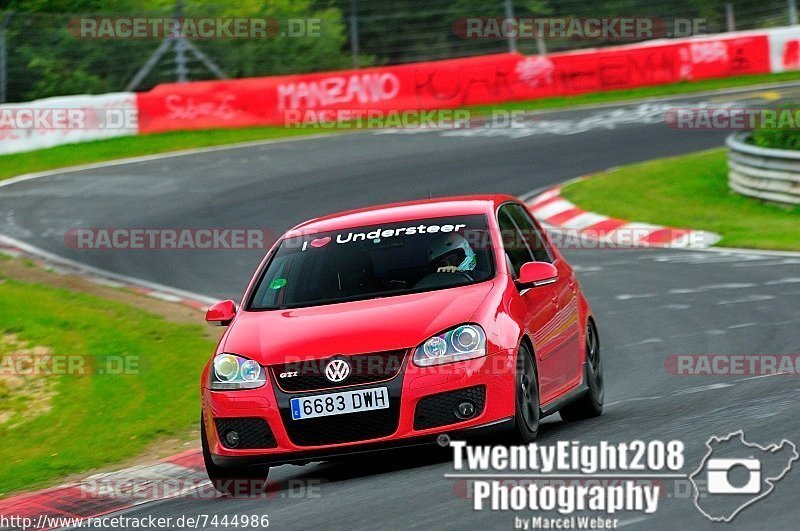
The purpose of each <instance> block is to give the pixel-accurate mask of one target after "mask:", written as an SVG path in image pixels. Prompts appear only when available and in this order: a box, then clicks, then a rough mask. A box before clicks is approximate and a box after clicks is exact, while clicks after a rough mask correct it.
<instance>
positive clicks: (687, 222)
mask: <svg viewBox="0 0 800 531" xmlns="http://www.w3.org/2000/svg"><path fill="white" fill-rule="evenodd" d="M727 171H728V170H727V163H726V156H725V150H724V149H715V150H711V151H703V152H700V153H693V154H691V155H684V156H680V157H673V158H667V159H659V160H654V161H649V162H644V163H639V164H632V165H630V166H624V167H621V168H618V169H614V170H611V171H608V172H604V173H600V174H597V175H596V176H592V177H591V178H589V179H586V180H582V181H578V182H575V183H572V184H570V185H568V186H566V187H564V189H563V195H564V197H565V198H566V199H568V200H570V201H572V202H573V203H575V204H576V205H578V206H580V207H581V208H583V209H585V210H589V211H593V212H599V213H602V214H606V215H609V216H612V217H616V218H620V219H626V220H630V221H644V222H648V223H655V224H658V225H666V226H671V227H678V228H690V229H704V230H710V231H713V232H716V233H718V234H720V235H722V240H721V241H720V242H719V243H718V244H717V245H719V246H724V247H746V248H753V249H781V250H793V251H800V207H795V208H793V209H788V208H785V207H781V206H777V205H772V204H768V203H763V202H761V201H758V200H755V199H750V198H747V197H744V196H741V195H738V194H735V193H733V192H731V191H729V189H728V181H727Z"/></svg>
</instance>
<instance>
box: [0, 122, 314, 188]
mask: <svg viewBox="0 0 800 531" xmlns="http://www.w3.org/2000/svg"><path fill="white" fill-rule="evenodd" d="M318 132H319V131H318V130H312V129H289V128H283V127H248V128H243V129H209V130H201V131H174V132H170V133H158V134H152V135H142V136H129V137H122V138H111V139H109V140H97V141H94V142H85V143H81V144H68V145H64V146H56V147H53V148H48V149H39V150H36V151H28V152H25V153H13V154H10V155H2V156H0V179H7V178H9V177H13V176H15V175H20V174H23V173H32V172H38V171H45V170H52V169H55V168H64V167H66V166H76V165H79V164H89V163H92V162H102V161H106V160H113V159H121V158H127V157H137V156H141V155H152V154H155V153H166V152H168V151H179V150H182V149H191V148H200V147H208V146H219V145H223V144H234V143H237V142H248V141H251V140H269V139H274V138H286V137H292V136H300V135H309V134H314V133H318Z"/></svg>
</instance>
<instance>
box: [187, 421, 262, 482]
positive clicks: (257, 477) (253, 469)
mask: <svg viewBox="0 0 800 531" xmlns="http://www.w3.org/2000/svg"><path fill="white" fill-rule="evenodd" d="M200 441H201V444H202V447H203V462H204V463H205V466H206V474H207V475H208V479H209V480H210V481H211V485H212V486H213V487H214V490H216V491H217V492H219V493H220V494H224V495H226V496H245V497H250V496H252V497H259V496H263V495H264V494H265V493H266V490H267V487H268V483H267V475H268V474H269V467H268V466H237V467H222V466H217V465H215V464H214V461H212V460H211V450H210V449H209V445H208V438H207V437H206V428H205V423H204V422H203V418H202V417H201V418H200Z"/></svg>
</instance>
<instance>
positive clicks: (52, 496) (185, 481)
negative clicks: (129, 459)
mask: <svg viewBox="0 0 800 531" xmlns="http://www.w3.org/2000/svg"><path fill="white" fill-rule="evenodd" d="M217 496H218V495H217V494H216V491H214V489H213V488H212V487H211V483H210V482H209V481H208V478H207V476H206V473H205V468H204V465H203V456H202V454H201V452H200V450H199V449H193V450H188V451H185V452H182V453H180V454H178V455H174V456H172V457H168V458H166V459H163V460H161V461H158V462H157V463H154V464H152V465H143V466H134V467H130V468H126V469H123V470H118V471H116V472H109V473H102V474H94V475H91V476H89V477H87V478H85V479H82V480H80V481H76V482H72V483H67V484H66V485H60V486H58V487H53V488H50V489H45V490H42V491H38V492H32V493H28V494H20V495H17V496H13V497H11V498H7V499H4V500H0V520H3V519H5V521H6V522H8V523H10V524H11V525H10V526H9V528H23V527H25V526H27V527H28V528H31V529H34V528H35V529H53V528H60V527H71V526H75V525H78V522H79V521H80V520H83V519H86V518H93V517H99V516H103V515H107V514H109V513H113V512H117V511H121V510H125V509H129V508H131V507H134V506H137V505H141V504H143V503H147V502H151V501H156V500H163V499H169V498H176V497H189V498H191V497H195V498H213V497H217Z"/></svg>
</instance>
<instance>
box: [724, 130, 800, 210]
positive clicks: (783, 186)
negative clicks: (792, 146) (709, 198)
mask: <svg viewBox="0 0 800 531" xmlns="http://www.w3.org/2000/svg"><path fill="white" fill-rule="evenodd" d="M749 135H750V133H749V132H743V133H734V134H732V135H730V136H729V137H728V139H727V141H726V144H727V145H728V148H729V149H728V186H730V188H731V190H733V191H734V192H738V193H740V194H742V195H747V196H750V197H756V198H758V199H763V200H765V201H773V202H776V203H783V204H792V205H796V204H800V151H792V150H786V149H768V148H762V147H758V146H754V145H753V144H748V143H747V139H748V137H749Z"/></svg>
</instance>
